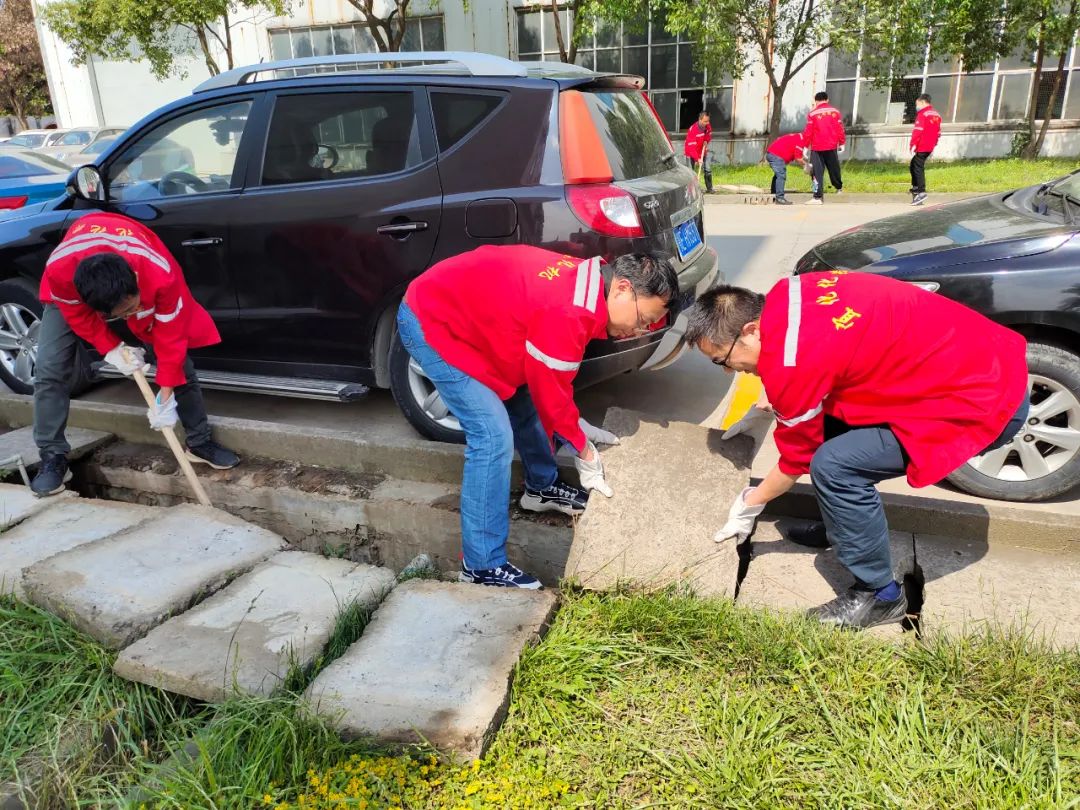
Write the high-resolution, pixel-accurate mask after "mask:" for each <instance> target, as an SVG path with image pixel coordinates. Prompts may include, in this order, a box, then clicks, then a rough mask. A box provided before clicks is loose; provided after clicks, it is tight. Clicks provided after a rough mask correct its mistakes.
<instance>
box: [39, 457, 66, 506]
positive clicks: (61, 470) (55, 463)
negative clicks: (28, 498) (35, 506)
mask: <svg viewBox="0 0 1080 810" xmlns="http://www.w3.org/2000/svg"><path fill="white" fill-rule="evenodd" d="M70 480H71V470H69V469H68V463H67V456H64V455H61V454H60V453H44V454H43V455H42V456H41V466H40V467H38V471H37V475H35V476H34V480H33V481H31V482H30V491H31V492H33V493H34V495H35V496H37V497H38V498H47V497H49V496H50V495H59V494H60V493H61V492H63V491H64V484H66V483H67V482H68V481H70Z"/></svg>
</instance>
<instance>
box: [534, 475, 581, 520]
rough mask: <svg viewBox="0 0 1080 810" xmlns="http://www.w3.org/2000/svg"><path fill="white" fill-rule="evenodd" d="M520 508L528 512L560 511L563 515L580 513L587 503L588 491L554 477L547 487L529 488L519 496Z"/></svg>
mask: <svg viewBox="0 0 1080 810" xmlns="http://www.w3.org/2000/svg"><path fill="white" fill-rule="evenodd" d="M520 503H521V508H522V509H528V510H529V511H530V512H561V513H562V514H564V515H570V516H571V517H573V516H574V515H580V514H582V513H583V512H584V511H585V507H586V506H588V505H589V493H588V492H586V491H585V490H583V489H578V488H577V487H573V486H570V484H567V483H566V482H565V481H562V480H559V479H556V480H555V483H554V484H552V485H551V486H550V487H548V488H547V489H529V486H528V484H526V485H525V494H524V495H522V496H521V502H520Z"/></svg>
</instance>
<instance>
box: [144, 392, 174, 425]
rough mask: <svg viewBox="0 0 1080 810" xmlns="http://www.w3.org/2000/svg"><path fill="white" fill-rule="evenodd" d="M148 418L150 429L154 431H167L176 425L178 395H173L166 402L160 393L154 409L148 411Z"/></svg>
mask: <svg viewBox="0 0 1080 810" xmlns="http://www.w3.org/2000/svg"><path fill="white" fill-rule="evenodd" d="M146 418H147V419H149V420H150V427H152V428H153V429H154V430H166V429H168V428H171V427H172V426H173V425H175V424H176V419H177V414H176V394H173V395H172V396H171V397H169V398H168V399H167V400H165V401H164V402H162V401H161V394H160V393H158V395H157V398H156V399H155V400H154V407H153V408H150V409H148V410H147V411H146Z"/></svg>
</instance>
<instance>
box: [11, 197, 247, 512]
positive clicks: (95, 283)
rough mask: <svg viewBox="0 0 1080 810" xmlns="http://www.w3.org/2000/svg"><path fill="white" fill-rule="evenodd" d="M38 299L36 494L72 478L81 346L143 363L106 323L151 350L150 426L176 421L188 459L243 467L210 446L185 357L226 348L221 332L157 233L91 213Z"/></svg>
mask: <svg viewBox="0 0 1080 810" xmlns="http://www.w3.org/2000/svg"><path fill="white" fill-rule="evenodd" d="M40 295H41V300H42V302H43V303H44V304H45V311H44V313H42V316H41V331H40V332H39V337H38V355H37V365H36V367H35V369H34V441H35V443H36V444H37V446H38V450H39V452H40V453H41V468H40V469H39V470H38V473H37V475H36V476H35V477H34V480H33V482H32V483H31V489H33V491H34V494H35V495H38V496H39V497H42V496H45V495H55V494H56V493H58V492H60V491H62V490H63V489H64V482H65V481H66V480H68V479H69V478H70V474H69V473H68V469H67V454H68V452H69V451H70V450H71V448H70V446H69V445H68V443H67V439H65V438H64V429H65V428H66V427H67V418H68V409H69V406H70V403H71V399H70V393H69V387H68V386H69V383H70V380H71V376H72V372H73V370H74V367H75V359H76V353H77V350H78V342H79V339H80V338H82V339H83V340H85V341H86V342H87V343H89V344H90V345H91V346H93V347H94V348H95V349H96V350H97V351H98V353H99V354H101V355H102V356H103V357H104V358H105V359H106V360H107V361H108V362H109V363H111V364H112V365H113V366H115V367H116V368H118V369H119V370H120V371H122V372H124V373H125V374H127V375H131V374H132V373H134V371H135V370H136V369H141V368H142V367H143V366H144V365H145V363H146V361H145V359H144V350H143V349H141V348H138V347H128V346H125V345H124V343H123V341H121V339H120V338H119V337H117V335H116V333H115V332H113V331H112V330H111V329H110V328H109V325H108V324H109V322H110V321H121V320H122V321H124V322H125V324H126V326H127V327H128V329H129V330H131V332H132V334H133V335H134V336H135V337H136V338H137V339H138V340H139V341H140V342H142V343H144V344H146V345H147V346H149V347H150V348H151V349H152V350H153V352H154V357H155V359H156V361H157V381H158V383H159V384H160V385H161V390H160V391H159V392H158V397H157V404H156V405H155V407H154V408H153V409H151V411H150V412H149V414H148V416H149V419H150V425H151V427H153V428H154V429H155V430H161V429H163V428H166V427H171V426H172V425H174V424H176V421H177V415H178V414H179V419H180V422H181V423H182V424H183V426H184V430H185V432H186V434H187V457H188V458H189V459H191V461H193V462H200V463H203V464H209V465H210V466H211V467H213V468H214V469H218V470H223V469H228V468H230V467H235V466H236V465H237V464H238V463H239V462H240V459H239V458H237V457H236V455H235V454H234V453H232V452H231V451H229V450H226V449H225V448H224V447H221V446H220V445H219V444H217V443H216V442H214V441H213V440H212V439H211V437H210V424H209V423H208V422H207V419H206V408H205V406H204V405H203V399H202V391H201V390H200V389H199V381H198V379H197V378H196V377H195V367H194V365H193V364H192V362H191V360H190V358H188V356H187V352H188V349H189V348H199V347H201V346H211V345H213V344H215V343H218V342H220V337H219V336H218V331H217V327H215V326H214V322H213V321H212V320H211V319H210V315H209V314H208V313H207V312H206V310H205V309H203V308H202V307H201V306H199V304H198V303H197V302H196V301H195V299H194V298H192V296H191V292H190V291H189V290H188V287H187V283H186V282H185V281H184V274H183V272H181V270H180V265H179V264H177V262H176V259H174V258H173V257H172V255H171V254H170V253H169V251H168V250H167V249H166V248H165V245H163V244H162V243H161V240H160V239H158V238H157V236H156V235H155V234H154V233H153V232H151V231H150V230H149V229H148V228H146V227H145V226H144V225H142V224H141V223H139V222H136V221H135V220H133V219H129V218H128V217H124V216H120V215H119V214H97V213H95V214H87V215H86V216H84V217H82V218H80V219H79V220H77V221H76V222H75V224H74V225H73V226H72V227H71V229H70V230H69V231H68V232H67V234H66V235H65V236H64V238H63V240H62V241H61V242H60V244H59V245H57V247H56V250H54V251H53V252H52V255H51V256H50V257H49V260H48V262H46V264H45V274H44V276H42V279H41V289H40Z"/></svg>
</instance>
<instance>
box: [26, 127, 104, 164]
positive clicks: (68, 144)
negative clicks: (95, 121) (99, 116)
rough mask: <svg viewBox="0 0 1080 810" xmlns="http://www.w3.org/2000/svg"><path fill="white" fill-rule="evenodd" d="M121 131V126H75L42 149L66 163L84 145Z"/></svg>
mask: <svg viewBox="0 0 1080 810" xmlns="http://www.w3.org/2000/svg"><path fill="white" fill-rule="evenodd" d="M123 131H124V130H123V128H121V127H104V128H103V127H76V128H75V129H69V130H68V131H67V132H65V133H64V134H63V136H62V137H61V138H59V139H58V140H57V142H56V143H55V144H54V145H50V146H47V147H45V148H44V150H43V151H44V152H45V154H47V155H48V156H49V157H52V158H56V159H57V160H62V161H64V163H67V162H69V158H71V157H73V156H74V155H77V154H79V152H81V151H82V150H83V149H84V148H85V147H87V146H90V145H91V144H94V143H97V142H98V141H99V140H102V139H106V138H115V137H116V136H117V135H119V134H120V133H121V132H123ZM82 162H83V163H85V162H87V161H85V160H84V161H82Z"/></svg>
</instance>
